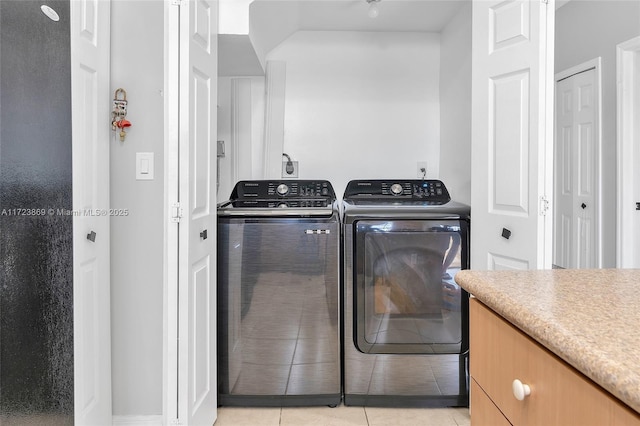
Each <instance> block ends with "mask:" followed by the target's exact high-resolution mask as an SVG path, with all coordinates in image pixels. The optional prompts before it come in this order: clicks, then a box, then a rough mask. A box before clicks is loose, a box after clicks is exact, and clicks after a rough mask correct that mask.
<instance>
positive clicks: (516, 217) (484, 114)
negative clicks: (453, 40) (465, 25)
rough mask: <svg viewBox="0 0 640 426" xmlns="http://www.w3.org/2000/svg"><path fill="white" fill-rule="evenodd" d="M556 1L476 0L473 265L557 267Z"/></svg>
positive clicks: (520, 267) (475, 267)
mask: <svg viewBox="0 0 640 426" xmlns="http://www.w3.org/2000/svg"><path fill="white" fill-rule="evenodd" d="M553 3H554V1H553V0H550V1H549V3H545V2H544V1H542V0H507V1H504V0H499V1H484V0H482V1H474V2H473V29H472V36H473V37H472V40H473V42H472V43H473V46H472V47H473V53H472V67H473V77H472V86H473V87H472V108H473V109H472V111H473V117H472V141H471V146H472V148H471V150H472V151H471V154H472V158H473V159H474V161H473V165H472V168H471V191H472V195H471V212H472V224H471V246H470V247H471V267H472V269H530V268H531V269H536V268H549V267H551V242H552V238H551V231H552V229H551V215H550V214H547V213H546V211H547V205H548V203H547V201H546V199H547V198H548V197H549V194H550V193H551V191H552V166H553V155H552V154H553V153H552V149H553V145H552V144H553V24H554V4H553Z"/></svg>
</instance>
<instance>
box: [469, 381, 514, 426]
mask: <svg viewBox="0 0 640 426" xmlns="http://www.w3.org/2000/svg"><path fill="white" fill-rule="evenodd" d="M469 396H470V398H471V407H472V410H473V411H472V412H471V426H511V423H509V420H507V418H506V417H505V416H504V415H503V414H502V413H501V412H500V410H499V409H498V407H496V405H495V404H494V403H493V401H491V399H490V398H489V397H488V396H487V394H486V393H484V391H483V390H482V388H481V387H480V386H479V385H478V383H476V381H475V380H473V379H472V380H471V390H470V391H469Z"/></svg>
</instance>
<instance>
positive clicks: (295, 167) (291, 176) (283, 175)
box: [282, 161, 298, 178]
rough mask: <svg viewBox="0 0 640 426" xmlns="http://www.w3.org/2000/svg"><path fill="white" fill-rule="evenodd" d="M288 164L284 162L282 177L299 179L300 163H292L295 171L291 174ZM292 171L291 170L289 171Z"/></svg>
mask: <svg viewBox="0 0 640 426" xmlns="http://www.w3.org/2000/svg"><path fill="white" fill-rule="evenodd" d="M287 163H288V161H283V162H282V177H283V178H297V177H298V162H297V161H292V162H291V163H292V164H293V171H292V172H291V173H289V172H288V171H287ZM289 171H291V170H289Z"/></svg>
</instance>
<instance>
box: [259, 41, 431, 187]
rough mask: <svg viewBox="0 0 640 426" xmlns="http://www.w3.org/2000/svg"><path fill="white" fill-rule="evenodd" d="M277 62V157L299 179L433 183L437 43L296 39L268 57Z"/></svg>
mask: <svg viewBox="0 0 640 426" xmlns="http://www.w3.org/2000/svg"><path fill="white" fill-rule="evenodd" d="M267 60H276V61H284V62H286V95H285V96H286V97H285V123H284V125H285V134H284V141H283V147H282V148H283V151H284V152H286V153H288V154H289V155H290V156H291V157H292V159H293V160H295V161H298V162H299V166H300V171H299V179H328V180H329V181H331V183H332V184H333V186H334V189H335V190H336V194H337V195H338V197H341V196H342V195H343V193H344V188H345V186H346V184H347V182H348V181H349V180H352V179H372V178H416V177H417V175H416V172H417V164H416V163H417V162H418V161H426V162H427V168H428V171H427V177H438V176H439V163H440V100H439V82H440V36H439V34H436V33H412V32H406V33H373V32H340V31H336V32H322V31H318V32H315V31H301V32H297V33H295V34H293V35H292V36H291V37H290V38H288V39H287V40H285V41H284V42H283V43H282V44H280V45H279V46H278V47H277V48H275V49H274V50H272V51H271V52H269V53H268V54H267Z"/></svg>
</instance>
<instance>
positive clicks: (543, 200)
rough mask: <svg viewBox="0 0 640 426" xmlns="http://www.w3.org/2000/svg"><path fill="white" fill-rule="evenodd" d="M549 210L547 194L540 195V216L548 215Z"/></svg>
mask: <svg viewBox="0 0 640 426" xmlns="http://www.w3.org/2000/svg"><path fill="white" fill-rule="evenodd" d="M548 211H549V200H547V197H546V196H544V195H543V196H541V197H540V216H546V215H547V212H548Z"/></svg>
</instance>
